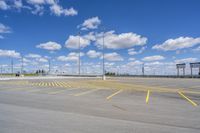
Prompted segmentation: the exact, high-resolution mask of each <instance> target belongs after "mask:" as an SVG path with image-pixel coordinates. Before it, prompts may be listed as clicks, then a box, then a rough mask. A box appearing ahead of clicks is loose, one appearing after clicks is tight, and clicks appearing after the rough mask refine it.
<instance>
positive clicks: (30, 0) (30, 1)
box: [27, 0, 45, 4]
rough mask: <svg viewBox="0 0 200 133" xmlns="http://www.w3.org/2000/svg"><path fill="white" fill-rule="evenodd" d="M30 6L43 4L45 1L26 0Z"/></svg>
mask: <svg viewBox="0 0 200 133" xmlns="http://www.w3.org/2000/svg"><path fill="white" fill-rule="evenodd" d="M27 2H28V3H30V4H45V0H27Z"/></svg>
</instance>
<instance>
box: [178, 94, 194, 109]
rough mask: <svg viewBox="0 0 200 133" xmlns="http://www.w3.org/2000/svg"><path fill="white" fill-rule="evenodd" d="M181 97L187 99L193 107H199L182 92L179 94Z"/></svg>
mask: <svg viewBox="0 0 200 133" xmlns="http://www.w3.org/2000/svg"><path fill="white" fill-rule="evenodd" d="M178 93H179V95H181V96H182V97H183V98H185V99H186V100H187V101H188V102H190V103H191V104H192V105H193V106H197V103H195V102H194V101H192V100H191V99H189V98H188V97H187V96H185V95H184V94H183V93H182V92H178Z"/></svg>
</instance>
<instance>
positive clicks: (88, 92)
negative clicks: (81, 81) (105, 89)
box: [73, 89, 100, 96]
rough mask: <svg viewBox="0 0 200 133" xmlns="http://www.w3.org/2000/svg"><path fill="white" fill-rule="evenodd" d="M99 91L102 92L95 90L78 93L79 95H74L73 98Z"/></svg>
mask: <svg viewBox="0 0 200 133" xmlns="http://www.w3.org/2000/svg"><path fill="white" fill-rule="evenodd" d="M98 90H100V89H93V90H89V91H85V92H81V93H77V94H74V95H73V96H82V95H86V94H90V93H92V92H95V91H98Z"/></svg>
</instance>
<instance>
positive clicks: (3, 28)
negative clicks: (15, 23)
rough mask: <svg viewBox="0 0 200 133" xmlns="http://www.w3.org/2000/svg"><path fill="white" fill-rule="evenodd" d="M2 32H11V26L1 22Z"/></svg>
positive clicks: (0, 30) (0, 31)
mask: <svg viewBox="0 0 200 133" xmlns="http://www.w3.org/2000/svg"><path fill="white" fill-rule="evenodd" d="M0 33H11V29H10V27H8V26H5V25H4V24H2V23H0Z"/></svg>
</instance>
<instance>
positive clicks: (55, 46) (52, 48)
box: [36, 41, 62, 51]
mask: <svg viewBox="0 0 200 133" xmlns="http://www.w3.org/2000/svg"><path fill="white" fill-rule="evenodd" d="M36 47H37V48H41V49H45V50H49V51H55V50H60V49H61V48H62V46H61V45H60V44H58V43H56V42H51V41H49V42H46V43H41V44H39V45H37V46H36Z"/></svg>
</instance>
